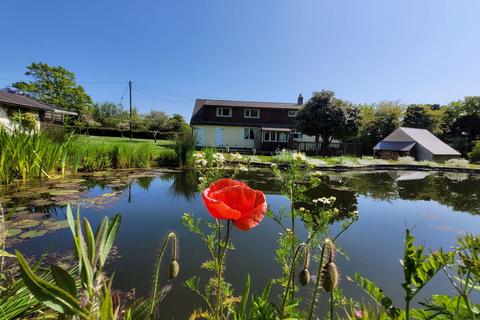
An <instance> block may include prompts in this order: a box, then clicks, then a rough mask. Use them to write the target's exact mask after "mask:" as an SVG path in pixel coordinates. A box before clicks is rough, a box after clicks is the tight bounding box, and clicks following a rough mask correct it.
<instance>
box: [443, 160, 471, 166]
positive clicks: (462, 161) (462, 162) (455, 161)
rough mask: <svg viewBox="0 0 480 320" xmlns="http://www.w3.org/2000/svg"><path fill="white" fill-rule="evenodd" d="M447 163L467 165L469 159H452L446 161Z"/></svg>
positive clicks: (449, 164)
mask: <svg viewBox="0 0 480 320" xmlns="http://www.w3.org/2000/svg"><path fill="white" fill-rule="evenodd" d="M445 164H446V165H447V166H450V167H467V166H468V160H465V159H450V160H447V161H445Z"/></svg>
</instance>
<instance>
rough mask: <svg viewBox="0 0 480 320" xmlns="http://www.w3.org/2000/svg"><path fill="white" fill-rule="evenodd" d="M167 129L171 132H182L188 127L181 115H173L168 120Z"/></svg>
mask: <svg viewBox="0 0 480 320" xmlns="http://www.w3.org/2000/svg"><path fill="white" fill-rule="evenodd" d="M168 127H169V128H170V130H172V131H175V132H183V131H184V129H185V128H187V127H188V124H187V123H186V122H185V119H184V118H183V117H182V116H181V115H179V114H178V113H174V114H173V116H172V117H171V118H170V119H169V120H168Z"/></svg>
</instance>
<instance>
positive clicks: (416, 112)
mask: <svg viewBox="0 0 480 320" xmlns="http://www.w3.org/2000/svg"><path fill="white" fill-rule="evenodd" d="M431 110H432V107H431V106H429V105H418V104H411V105H409V106H408V107H407V110H406V111H405V116H404V118H403V124H402V125H403V126H404V127H409V128H421V129H427V130H430V131H432V132H433V131H434V129H435V126H436V119H435V118H434V117H433V113H432V112H429V111H431Z"/></svg>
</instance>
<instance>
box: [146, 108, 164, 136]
mask: <svg viewBox="0 0 480 320" xmlns="http://www.w3.org/2000/svg"><path fill="white" fill-rule="evenodd" d="M144 119H145V125H146V127H147V129H148V130H149V131H164V130H166V129H167V128H168V121H169V119H168V115H167V114H166V113H165V112H163V111H157V110H152V111H150V112H149V113H147V114H146V115H145V116H144Z"/></svg>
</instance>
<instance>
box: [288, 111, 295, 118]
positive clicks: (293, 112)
mask: <svg viewBox="0 0 480 320" xmlns="http://www.w3.org/2000/svg"><path fill="white" fill-rule="evenodd" d="M288 116H289V117H292V118H293V117H296V116H297V110H288Z"/></svg>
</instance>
